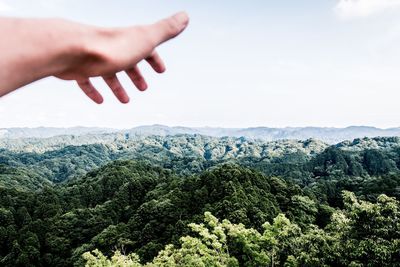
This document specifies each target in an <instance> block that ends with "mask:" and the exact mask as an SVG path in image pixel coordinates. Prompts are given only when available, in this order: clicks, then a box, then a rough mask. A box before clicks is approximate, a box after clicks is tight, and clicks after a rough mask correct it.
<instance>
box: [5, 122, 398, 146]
mask: <svg viewBox="0 0 400 267" xmlns="http://www.w3.org/2000/svg"><path fill="white" fill-rule="evenodd" d="M104 134H111V135H113V134H115V135H120V134H123V135H139V136H169V135H178V134H189V135H195V134H199V135H205V136H211V137H225V136H228V137H246V138H252V139H261V140H264V141H276V140H282V139H296V140H306V139H309V138H314V139H318V140H321V141H323V142H327V143H330V144H334V143H339V142H342V141H345V140H354V139H356V138H364V137H370V138H372V137H389V136H400V127H392V128H386V129H383V128H377V127H373V126H348V127H345V128H336V127H313V126H308V127H284V128H273V127H266V126H259V127H248V128H221V127H185V126H166V125H161V124H154V125H143V126H138V127H134V128H131V129H122V130H121V129H113V128H102V127H82V126H77V127H71V128H57V127H37V128H0V139H19V138H51V137H57V136H86V135H93V136H100V135H104Z"/></svg>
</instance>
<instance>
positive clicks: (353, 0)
mask: <svg viewBox="0 0 400 267" xmlns="http://www.w3.org/2000/svg"><path fill="white" fill-rule="evenodd" d="M394 8H400V0H339V2H338V3H337V5H336V7H335V11H336V13H337V14H338V15H339V16H340V17H342V18H359V17H368V16H371V15H375V14H378V13H381V12H384V11H387V10H390V9H394Z"/></svg>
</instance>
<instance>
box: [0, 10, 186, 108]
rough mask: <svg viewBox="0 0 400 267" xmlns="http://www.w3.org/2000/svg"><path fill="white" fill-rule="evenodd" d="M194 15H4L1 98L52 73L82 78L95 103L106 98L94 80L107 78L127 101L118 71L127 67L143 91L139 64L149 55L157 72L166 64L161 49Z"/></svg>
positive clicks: (0, 41) (80, 81)
mask: <svg viewBox="0 0 400 267" xmlns="http://www.w3.org/2000/svg"><path fill="white" fill-rule="evenodd" d="M188 23H189V18H188V16H187V15H186V13H184V12H181V13H178V14H176V15H174V16H172V17H169V18H166V19H163V20H161V21H159V22H157V23H155V24H152V25H145V26H131V27H124V28H102V27H95V26H89V25H84V24H80V23H76V22H72V21H68V20H63V19H20V18H0V36H7V38H1V39H0V57H1V60H0V80H1V81H2V82H1V83H0V97H1V96H3V95H6V94H8V93H10V92H12V91H14V90H16V89H18V88H20V87H22V86H24V85H26V84H29V83H31V82H33V81H36V80H39V79H42V78H44V77H48V76H55V77H58V78H60V79H64V80H76V81H77V83H78V85H79V87H80V88H81V89H82V90H83V91H84V92H85V94H86V95H87V96H88V97H89V98H91V99H92V100H93V101H94V102H96V103H98V104H101V103H102V102H103V97H102V96H101V95H100V93H99V92H98V91H97V90H96V88H95V87H94V86H93V84H92V83H91V82H90V78H91V77H98V76H101V77H103V79H104V81H105V82H106V83H107V85H108V86H109V87H110V88H111V90H112V91H113V93H114V94H115V96H116V97H117V98H118V99H119V101H121V102H122V103H128V102H129V97H128V94H127V93H126V91H125V89H124V88H123V87H122V85H121V83H120V82H119V80H118V78H117V76H116V74H117V73H118V72H121V71H124V72H126V74H127V75H128V76H129V77H130V79H131V80H132V82H133V84H134V85H135V86H136V87H137V88H138V89H139V90H141V91H144V90H146V89H147V83H146V81H145V79H144V78H143V76H142V74H141V73H140V70H139V68H138V66H137V64H138V63H139V62H141V61H142V60H146V61H147V62H148V63H149V64H150V65H151V67H152V68H153V69H154V71H156V72H158V73H162V72H164V71H165V65H164V63H163V61H162V59H161V58H160V56H159V55H158V54H157V52H156V48H157V47H158V46H159V45H160V44H162V43H163V42H165V41H167V40H169V39H171V38H174V37H175V36H177V35H178V34H180V33H181V32H182V31H183V30H184V29H185V28H186V26H187V25H188Z"/></svg>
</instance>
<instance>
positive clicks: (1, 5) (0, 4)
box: [0, 0, 12, 13]
mask: <svg viewBox="0 0 400 267" xmlns="http://www.w3.org/2000/svg"><path fill="white" fill-rule="evenodd" d="M11 10H12V7H11V6H10V5H9V4H7V3H5V2H4V1H1V0H0V13H4V12H8V11H11Z"/></svg>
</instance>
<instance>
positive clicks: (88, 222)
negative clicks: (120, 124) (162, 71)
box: [0, 136, 400, 266]
mask: <svg viewBox="0 0 400 267" xmlns="http://www.w3.org/2000/svg"><path fill="white" fill-rule="evenodd" d="M143 140H145V141H143V142H142V143H140V142H139V143H132V142H131V141H129V140H124V141H121V142H116V143H115V144H114V145H113V146H109V145H107V144H92V145H84V146H66V147H63V148H61V149H58V150H47V151H45V152H44V153H35V152H24V151H19V152H15V151H10V150H5V149H3V150H1V151H0V265H1V266H72V265H76V266H83V265H84V264H85V262H86V263H87V264H88V265H89V266H92V265H93V266H96V265H97V266H107V264H108V263H111V262H113V263H114V264H115V265H117V266H118V264H120V265H121V264H122V265H121V266H123V263H124V262H125V263H129V264H130V266H141V265H140V264H146V263H147V264H148V265H150V266H160V265H168V264H169V266H175V265H178V266H187V265H190V264H192V265H195V266H237V265H239V266H260V265H262V266H269V265H274V266H276V265H278V266H283V265H285V264H286V265H287V266H299V265H300V266H324V265H325V266H349V265H352V266H368V265H371V266H385V265H386V266H393V265H396V264H397V263H398V262H399V261H400V255H399V253H400V252H399V251H400V241H399V240H400V229H399V228H400V223H399V221H400V215H399V212H400V210H399V209H400V207H399V203H398V200H399V199H400V141H399V139H398V138H375V139H357V140H354V141H353V142H345V143H341V144H338V145H334V146H330V147H327V146H326V145H322V144H321V143H319V142H317V141H315V140H307V141H304V142H300V141H280V142H271V143H263V142H261V141H254V140H253V141H252V140H246V139H241V138H239V139H235V138H222V139H220V140H219V139H216V138H208V137H201V136H176V137H146V138H144V139H143ZM343 192H344V193H343ZM211 214H212V215H211ZM204 216H205V218H204ZM217 218H218V219H217ZM193 232H194V233H193ZM168 244H170V245H168ZM91 251H94V252H92V253H90V252H91ZM115 251H117V252H116V254H115V255H114V256H113V254H114V252H115ZM118 251H121V252H122V253H121V252H118ZM82 255H85V256H84V257H82ZM111 256H113V257H112V258H110V257H111ZM139 262H140V263H139Z"/></svg>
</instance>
